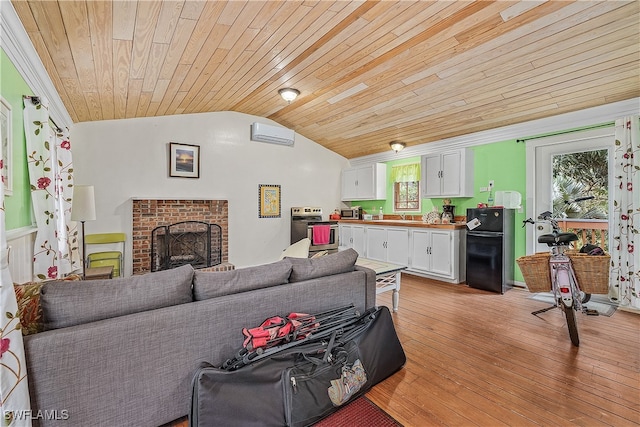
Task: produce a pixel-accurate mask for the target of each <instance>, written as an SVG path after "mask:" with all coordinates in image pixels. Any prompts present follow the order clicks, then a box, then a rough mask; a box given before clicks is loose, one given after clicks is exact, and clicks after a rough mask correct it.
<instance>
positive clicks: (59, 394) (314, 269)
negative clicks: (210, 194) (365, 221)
mask: <svg viewBox="0 0 640 427" xmlns="http://www.w3.org/2000/svg"><path fill="white" fill-rule="evenodd" d="M356 258H357V253H356V252H355V251H353V250H347V251H343V252H339V253H337V254H331V255H327V256H325V257H321V258H317V259H297V258H285V259H284V260H281V261H278V262H275V263H272V264H267V265H262V266H257V267H249V268H244V269H237V270H233V271H227V272H201V271H194V270H193V269H192V268H191V266H188V265H187V266H183V267H179V268H176V269H174V270H168V271H162V272H157V273H149V274H146V275H142V276H133V277H127V278H122V279H113V280H95V281H85V282H52V283H47V284H45V285H44V286H43V288H42V291H41V295H40V303H41V306H42V310H43V318H44V319H43V320H44V322H45V329H46V330H45V331H44V332H41V333H37V334H34V335H29V336H26V337H25V350H26V355H27V368H28V378H29V388H30V395H31V405H32V410H33V411H34V412H35V413H38V412H36V411H41V412H40V413H41V414H44V416H43V417H42V418H41V419H40V420H37V422H36V425H43V426H50V425H52V426H53V425H56V426H109V427H113V426H118V427H121V426H136V427H140V426H158V425H162V424H165V423H168V422H171V421H173V420H176V419H178V418H181V417H183V416H185V415H186V414H187V413H188V409H189V398H190V385H191V379H192V376H193V373H194V372H195V370H196V368H197V367H198V366H199V365H200V363H201V362H203V361H206V362H209V363H212V364H213V365H215V366H217V365H220V364H221V363H222V362H224V361H225V360H226V359H227V358H230V357H232V356H233V355H234V354H235V352H236V351H237V350H238V349H239V348H240V346H241V345H242V338H243V337H242V332H241V331H242V328H243V327H247V326H249V327H252V326H257V325H259V324H260V323H261V322H262V321H263V320H265V319H266V318H268V317H270V316H273V315H277V314H287V313H289V312H292V311H297V312H306V313H314V312H321V311H325V310H328V309H331V308H334V307H340V306H344V305H346V304H349V303H353V304H354V305H355V306H356V307H357V308H358V309H360V310H365V309H366V308H369V307H372V306H374V305H375V295H376V293H375V273H374V272H373V271H372V270H369V269H366V268H361V267H358V266H355V265H354V263H355V260H356ZM239 398H240V397H239ZM46 411H48V412H46ZM47 414H48V415H47ZM52 415H53V416H52ZM47 418H54V419H47ZM55 418H57V419H55Z"/></svg>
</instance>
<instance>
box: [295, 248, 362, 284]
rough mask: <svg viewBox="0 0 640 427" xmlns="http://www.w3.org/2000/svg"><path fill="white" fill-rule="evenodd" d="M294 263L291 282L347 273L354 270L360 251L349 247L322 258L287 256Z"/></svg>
mask: <svg viewBox="0 0 640 427" xmlns="http://www.w3.org/2000/svg"><path fill="white" fill-rule="evenodd" d="M286 259H287V260H288V261H289V262H291V264H292V265H293V269H292V270H291V276H289V281H290V282H301V281H303V280H309V279H315V278H317V277H322V276H331V275H332V274H340V273H346V272H349V271H353V269H354V268H355V267H354V266H355V263H356V260H357V259H358V252H356V251H355V250H354V249H352V248H349V249H347V250H344V251H340V252H336V253H333V254H329V255H325V256H323V257H320V258H307V259H302V258H286Z"/></svg>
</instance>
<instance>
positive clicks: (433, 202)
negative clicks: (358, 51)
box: [352, 140, 527, 281]
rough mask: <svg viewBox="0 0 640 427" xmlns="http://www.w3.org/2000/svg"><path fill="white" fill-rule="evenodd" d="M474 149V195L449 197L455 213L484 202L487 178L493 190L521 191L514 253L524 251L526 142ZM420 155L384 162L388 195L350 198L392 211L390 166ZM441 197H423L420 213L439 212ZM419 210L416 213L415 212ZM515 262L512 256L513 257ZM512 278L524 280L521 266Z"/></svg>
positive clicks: (372, 208)
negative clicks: (380, 198) (482, 190)
mask: <svg viewBox="0 0 640 427" xmlns="http://www.w3.org/2000/svg"><path fill="white" fill-rule="evenodd" d="M471 150H473V152H474V156H473V158H474V159H473V160H474V166H473V174H474V187H475V188H474V197H465V198H452V199H451V204H452V205H455V207H456V210H455V213H456V216H466V214H467V208H472V207H476V206H477V205H478V203H486V202H487V198H488V196H489V193H488V192H483V193H481V192H480V187H487V186H488V185H489V181H490V180H493V181H494V191H501V190H513V191H518V192H519V193H520V194H522V212H516V224H515V257H516V258H518V257H520V256H523V255H526V235H525V229H524V228H522V227H521V224H522V221H523V220H524V219H525V211H526V207H525V206H524V203H525V199H526V197H525V195H526V181H527V177H526V153H525V144H524V143H517V142H516V141H515V140H509V141H504V142H496V143H492V144H485V145H478V146H475V147H471ZM419 161H420V157H411V158H405V159H401V160H394V161H390V162H387V199H386V200H366V201H358V202H353V203H352V204H353V205H360V206H362V208H363V209H364V210H365V211H366V212H368V213H373V214H376V213H378V211H379V209H380V207H381V206H382V208H383V211H384V213H385V214H392V213H393V183H392V182H391V180H390V175H391V167H392V166H394V165H400V164H407V163H417V162H419ZM442 204H443V203H442V199H441V198H437V199H422V210H421V212H420V213H419V214H420V215H421V214H423V213H426V212H430V211H431V210H433V207H434V206H435V207H437V209H438V211H440V212H442ZM416 214H418V213H416ZM514 262H515V260H514ZM515 280H517V281H524V279H523V277H522V274H521V273H520V269H518V268H515Z"/></svg>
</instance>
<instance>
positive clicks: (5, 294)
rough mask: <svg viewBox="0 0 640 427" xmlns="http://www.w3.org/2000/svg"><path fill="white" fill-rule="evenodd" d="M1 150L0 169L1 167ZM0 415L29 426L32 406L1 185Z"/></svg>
mask: <svg viewBox="0 0 640 427" xmlns="http://www.w3.org/2000/svg"><path fill="white" fill-rule="evenodd" d="M2 162H3V159H2V150H0V169H1V168H2ZM0 315H1V317H0V415H1V417H2V418H1V419H2V425H3V426H18V425H19V426H30V425H31V420H30V419H25V414H27V413H28V412H26V411H28V410H29V409H30V408H31V405H30V402H29V388H28V387H29V385H28V382H27V365H26V363H25V357H24V346H23V343H22V331H21V329H20V319H18V316H17V315H18V304H17V302H16V294H15V291H14V290H13V282H12V280H11V273H10V272H9V248H8V247H7V239H6V232H5V218H4V185H3V184H2V183H0Z"/></svg>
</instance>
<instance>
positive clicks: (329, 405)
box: [189, 307, 406, 427]
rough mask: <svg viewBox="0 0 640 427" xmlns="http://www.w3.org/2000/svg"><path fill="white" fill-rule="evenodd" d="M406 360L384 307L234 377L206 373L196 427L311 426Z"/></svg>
mask: <svg viewBox="0 0 640 427" xmlns="http://www.w3.org/2000/svg"><path fill="white" fill-rule="evenodd" d="M405 362H406V356H405V354H404V351H403V349H402V345H401V344H400V340H399V339H398V336H397V334H396V331H395V328H394V325H393V320H392V318H391V313H390V312H389V309H388V308H387V307H380V308H378V309H376V310H375V311H373V312H372V313H369V314H367V315H366V316H365V317H364V318H363V322H362V323H361V324H360V325H358V326H357V327H352V328H349V329H348V330H346V331H344V333H334V334H333V335H332V336H331V337H330V338H328V339H321V340H309V341H302V342H300V343H299V344H295V345H289V346H286V347H285V348H284V349H283V350H282V351H277V350H276V351H273V352H272V353H271V355H270V356H269V357H264V358H261V359H260V360H257V361H255V362H253V363H250V364H247V365H246V366H242V367H241V368H239V369H237V370H233V371H228V370H224V369H219V368H216V367H213V366H204V367H201V368H200V369H199V370H198V371H197V372H196V374H195V376H194V379H193V384H192V385H193V388H192V397H191V411H190V414H189V425H190V426H202V427H205V426H207V427H208V426H283V425H287V426H308V425H311V424H314V423H316V422H318V421H319V420H320V419H322V418H324V417H326V416H328V415H330V414H331V413H333V412H335V411H336V410H338V409H339V408H340V407H342V405H344V404H346V403H348V402H351V401H353V400H354V399H356V398H357V397H359V396H362V395H363V394H364V393H366V392H367V391H368V390H369V389H370V388H371V387H373V386H374V385H375V384H377V383H379V382H380V381H382V380H384V379H385V378H387V377H388V376H390V375H391V374H393V373H394V372H396V371H397V370H399V369H400V368H401V367H402V366H403V365H404V364H405Z"/></svg>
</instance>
